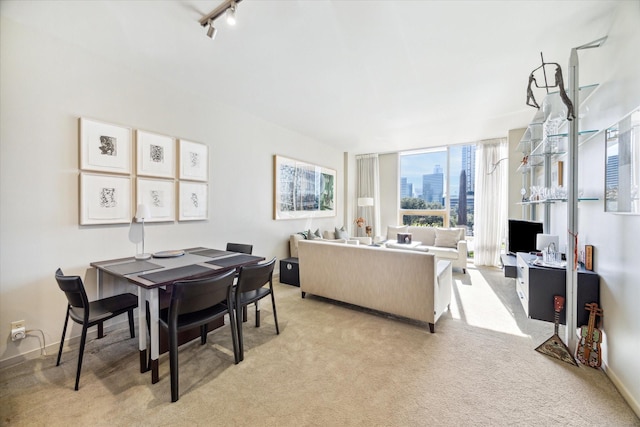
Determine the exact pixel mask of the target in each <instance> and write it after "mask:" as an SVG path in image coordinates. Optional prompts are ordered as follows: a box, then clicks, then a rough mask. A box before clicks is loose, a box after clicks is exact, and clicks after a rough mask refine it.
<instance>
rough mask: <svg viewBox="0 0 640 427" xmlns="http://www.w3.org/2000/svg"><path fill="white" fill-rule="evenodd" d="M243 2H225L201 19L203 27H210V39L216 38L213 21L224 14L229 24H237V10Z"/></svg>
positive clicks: (228, 0)
mask: <svg viewBox="0 0 640 427" xmlns="http://www.w3.org/2000/svg"><path fill="white" fill-rule="evenodd" d="M241 1H242V0H225V1H224V2H222V4H221V5H220V6H218V7H216V8H215V9H214V10H212V11H211V12H209V14H208V15H206V16H204V17H203V18H202V19H200V25H201V26H203V27H206V26H208V27H209V28H208V29H207V36H208V37H209V38H211V39H214V38H215V37H216V33H217V30H216V28H215V27H214V26H213V21H215V20H216V19H218V18H219V17H221V16H222V15H223V14H225V13H226V15H227V23H228V24H229V25H235V24H236V10H237V8H238V3H240V2H241Z"/></svg>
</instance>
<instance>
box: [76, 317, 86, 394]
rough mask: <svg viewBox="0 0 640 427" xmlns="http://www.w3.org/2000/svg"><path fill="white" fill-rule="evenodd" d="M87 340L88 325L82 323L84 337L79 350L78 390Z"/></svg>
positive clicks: (81, 339)
mask: <svg viewBox="0 0 640 427" xmlns="http://www.w3.org/2000/svg"><path fill="white" fill-rule="evenodd" d="M86 342H87V325H86V324H83V325H82V337H81V338H80V351H79V352H78V369H77V372H76V387H75V390H76V391H77V390H78V385H79V384H80V371H82V358H83V356H84V345H85V343H86Z"/></svg>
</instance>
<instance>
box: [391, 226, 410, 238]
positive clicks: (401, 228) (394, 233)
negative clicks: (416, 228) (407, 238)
mask: <svg viewBox="0 0 640 427" xmlns="http://www.w3.org/2000/svg"><path fill="white" fill-rule="evenodd" d="M408 229H409V226H408V225H398V226H395V225H389V226H387V240H398V233H406V232H407V230H408Z"/></svg>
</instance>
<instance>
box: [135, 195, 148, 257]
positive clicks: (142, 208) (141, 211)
mask: <svg viewBox="0 0 640 427" xmlns="http://www.w3.org/2000/svg"><path fill="white" fill-rule="evenodd" d="M147 218H149V219H150V218H151V211H150V210H149V206H147V205H144V204H140V205H138V209H137V210H136V220H137V221H139V222H142V253H141V254H136V257H135V258H136V259H149V258H151V254H148V253H146V252H145V251H144V220H145V219H147Z"/></svg>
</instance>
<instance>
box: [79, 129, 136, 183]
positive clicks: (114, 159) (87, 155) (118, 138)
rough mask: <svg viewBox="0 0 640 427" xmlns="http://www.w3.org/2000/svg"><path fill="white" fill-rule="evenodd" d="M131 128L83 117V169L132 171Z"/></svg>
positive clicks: (112, 171)
mask: <svg viewBox="0 0 640 427" xmlns="http://www.w3.org/2000/svg"><path fill="white" fill-rule="evenodd" d="M131 135H132V131H131V128H128V127H124V126H118V125H114V124H111V123H104V122H99V121H97V120H92V119H87V118H84V117H80V169H82V170H89V171H97V172H110V173H119V174H130V173H131V139H132V138H131Z"/></svg>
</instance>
